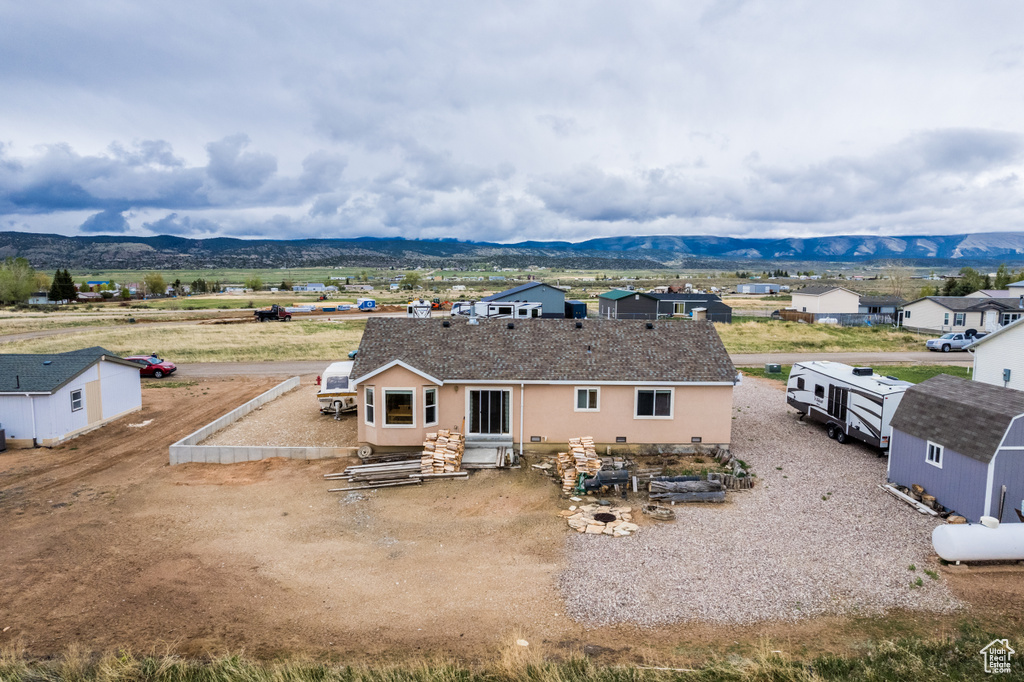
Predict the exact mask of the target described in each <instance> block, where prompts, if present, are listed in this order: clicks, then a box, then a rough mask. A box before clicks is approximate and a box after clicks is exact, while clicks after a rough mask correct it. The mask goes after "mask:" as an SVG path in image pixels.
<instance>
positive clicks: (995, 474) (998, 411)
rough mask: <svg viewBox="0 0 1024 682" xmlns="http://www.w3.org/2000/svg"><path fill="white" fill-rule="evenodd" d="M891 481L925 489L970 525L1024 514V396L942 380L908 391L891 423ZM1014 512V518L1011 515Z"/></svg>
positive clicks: (950, 378)
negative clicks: (994, 518)
mask: <svg viewBox="0 0 1024 682" xmlns="http://www.w3.org/2000/svg"><path fill="white" fill-rule="evenodd" d="M888 478H889V482H891V483H895V484H897V485H903V486H907V487H910V486H912V485H914V484H917V485H920V486H923V487H924V489H925V492H927V493H928V494H930V495H934V496H935V499H936V501H937V502H938V503H939V504H941V505H942V506H943V507H946V508H947V509H952V510H954V511H956V513H958V514H960V515H961V516H963V517H964V518H966V519H967V520H968V521H971V522H975V523H976V522H978V521H979V519H980V518H981V517H982V516H995V517H998V516H999V506H1000V498H1001V497H1002V496H1003V493H1002V491H1003V486H1005V487H1006V495H1005V506H1004V509H1003V513H1002V518H1001V519H1000V521H1003V522H1011V521H1012V522H1020V521H1021V513H1022V512H1024V391H1018V390H1015V389H1012V388H1003V387H1001V386H990V385H988V384H982V383H980V382H977V381H970V380H968V379H962V378H959V377H953V376H949V375H948V374H939V375H938V376H935V377H932V378H931V379H928V380H927V381H923V382H921V383H920V384H917V385H916V386H912V387H911V388H908V389H907V392H906V393H905V394H904V395H903V400H902V401H901V402H900V406H899V408H897V410H896V414H894V415H893V418H892V440H891V441H890V445H889V473H888ZM1015 510H1016V513H1014V511H1015Z"/></svg>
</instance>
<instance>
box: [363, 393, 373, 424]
mask: <svg viewBox="0 0 1024 682" xmlns="http://www.w3.org/2000/svg"><path fill="white" fill-rule="evenodd" d="M364 395H365V396H366V397H365V398H364V400H363V407H364V408H366V423H367V424H369V425H370V426H373V417H374V414H373V389H372V388H367V389H366V391H365V392H364Z"/></svg>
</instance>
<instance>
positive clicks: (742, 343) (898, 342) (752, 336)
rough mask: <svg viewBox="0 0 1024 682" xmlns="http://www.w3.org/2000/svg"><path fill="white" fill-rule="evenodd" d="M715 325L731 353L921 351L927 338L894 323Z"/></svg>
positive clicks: (751, 323)
mask: <svg viewBox="0 0 1024 682" xmlns="http://www.w3.org/2000/svg"><path fill="white" fill-rule="evenodd" d="M682 323H683V324H685V321H683V322H682ZM715 328H716V329H718V334H719V336H721V337H722V343H724V344H725V348H726V350H728V351H729V352H730V353H805V352H816V353H842V352H846V351H862V352H885V351H920V350H924V338H925V337H922V336H919V335H917V334H912V333H910V332H906V331H903V330H896V329H893V328H892V327H840V326H838V325H831V324H801V323H799V322H783V321H781V320H770V319H768V318H759V319H758V320H757V321H754V320H749V321H741V322H733V323H732V324H725V323H719V324H716V325H715Z"/></svg>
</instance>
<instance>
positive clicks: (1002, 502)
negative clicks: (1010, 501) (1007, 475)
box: [996, 485, 1006, 523]
mask: <svg viewBox="0 0 1024 682" xmlns="http://www.w3.org/2000/svg"><path fill="white" fill-rule="evenodd" d="M1005 504H1006V486H1005V485H1004V486H1003V489H1002V491H1000V493H999V515H998V516H996V518H997V519H998V520H999V523H1002V522H1003V506H1004V505H1005Z"/></svg>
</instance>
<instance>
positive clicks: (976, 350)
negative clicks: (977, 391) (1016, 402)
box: [968, 319, 1024, 391]
mask: <svg viewBox="0 0 1024 682" xmlns="http://www.w3.org/2000/svg"><path fill="white" fill-rule="evenodd" d="M968 350H969V351H970V352H971V353H972V354H973V355H974V371H973V372H972V373H971V377H972V378H973V379H974V380H975V381H980V382H982V383H986V384H992V385H993V386H1003V387H1005V388H1015V389H1017V390H1018V391H1024V319H1020V320H1017V321H1016V322H1013V323H1011V324H1008V325H1006V326H1005V327H1002V328H1000V329H998V330H997V331H994V332H992V333H991V334H989V335H988V336H986V337H984V338H982V339H981V340H980V341H975V342H974V343H972V344H971V345H970V346H969V347H968Z"/></svg>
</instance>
